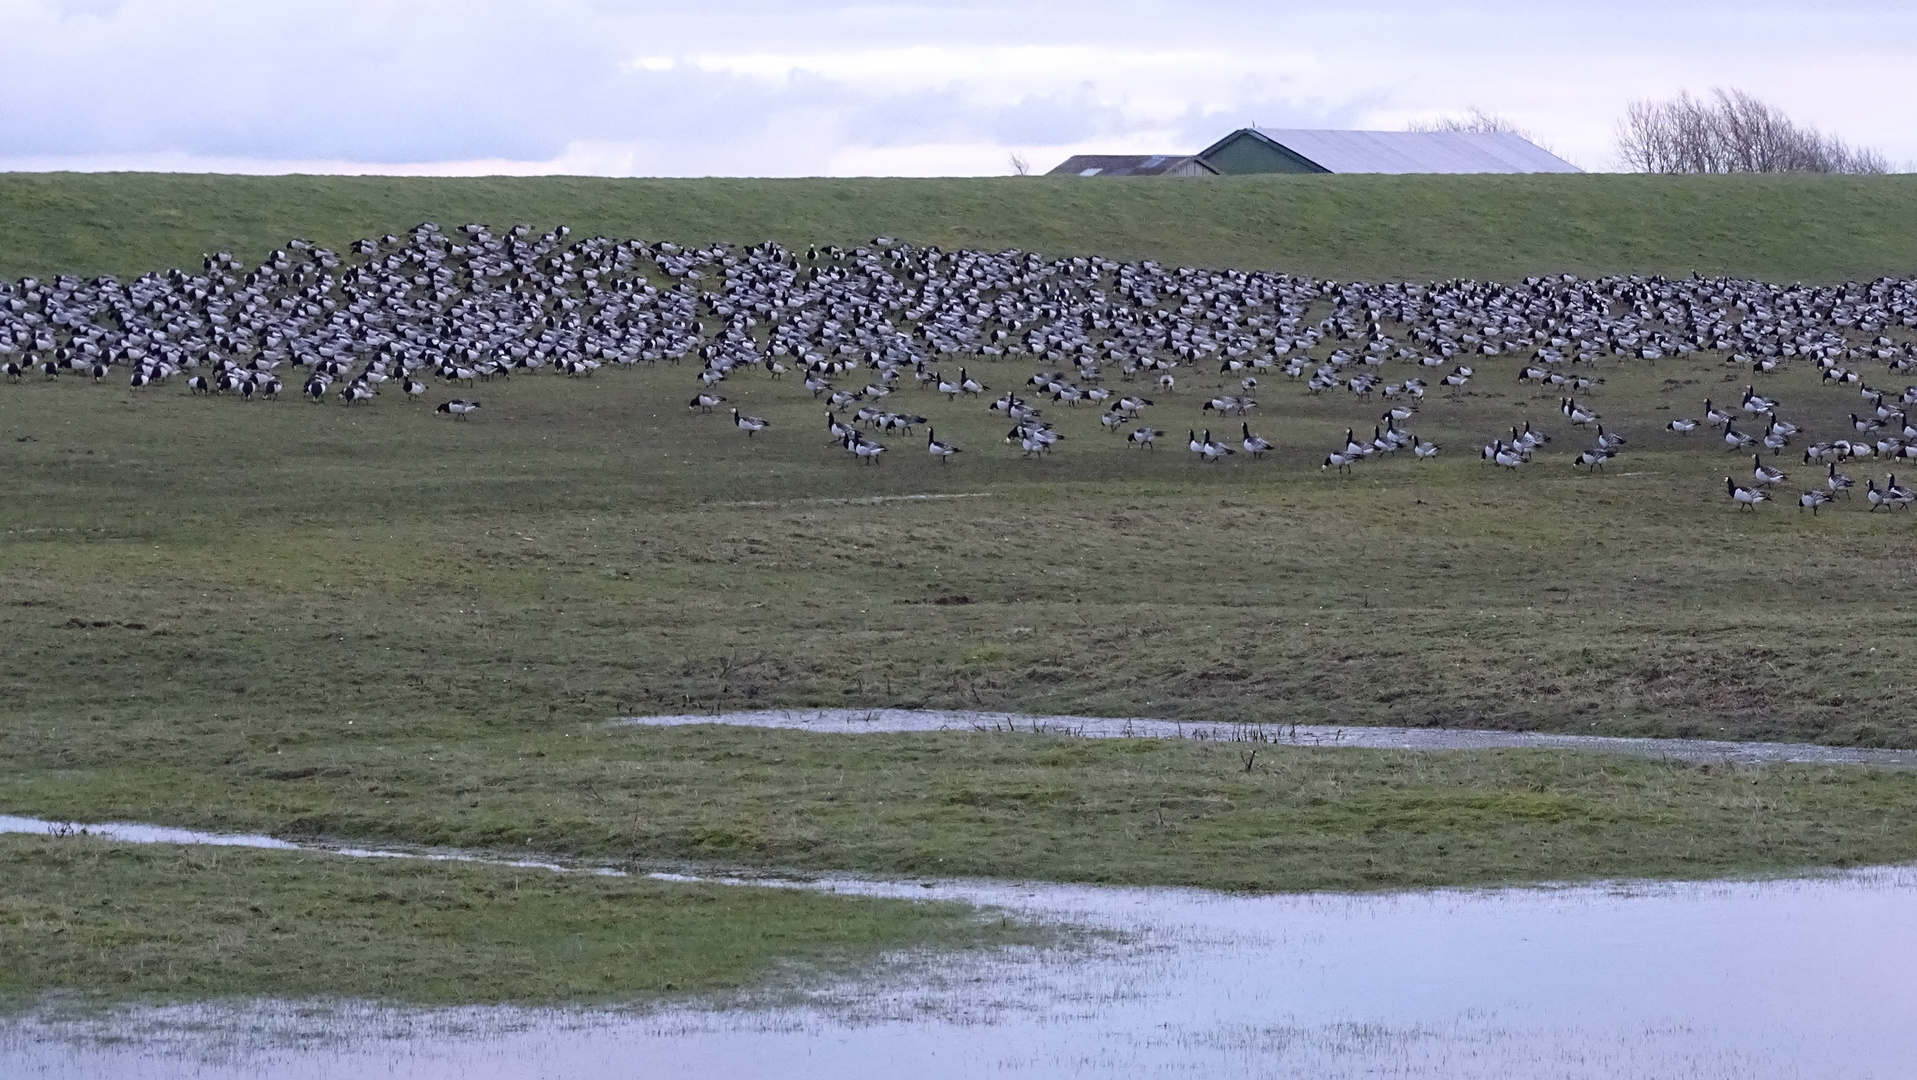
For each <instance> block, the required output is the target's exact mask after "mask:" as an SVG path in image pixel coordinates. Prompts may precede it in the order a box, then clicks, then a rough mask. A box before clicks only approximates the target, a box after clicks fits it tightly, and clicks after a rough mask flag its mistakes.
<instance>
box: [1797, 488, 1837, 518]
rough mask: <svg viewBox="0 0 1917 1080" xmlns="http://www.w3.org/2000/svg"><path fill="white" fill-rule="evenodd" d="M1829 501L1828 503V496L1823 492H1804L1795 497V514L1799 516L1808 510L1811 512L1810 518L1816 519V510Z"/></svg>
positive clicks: (1813, 490)
mask: <svg viewBox="0 0 1917 1080" xmlns="http://www.w3.org/2000/svg"><path fill="white" fill-rule="evenodd" d="M1829 501H1830V496H1829V495H1826V494H1824V493H1823V492H1821V491H1818V490H1816V489H1815V488H1813V489H1811V490H1810V491H1806V492H1804V493H1803V494H1801V495H1799V496H1798V497H1797V512H1798V513H1800V514H1801V513H1803V512H1804V511H1806V510H1809V511H1810V512H1811V516H1812V517H1816V516H1817V508H1818V507H1820V506H1822V505H1824V504H1825V503H1827V502H1829Z"/></svg>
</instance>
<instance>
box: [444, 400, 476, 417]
mask: <svg viewBox="0 0 1917 1080" xmlns="http://www.w3.org/2000/svg"><path fill="white" fill-rule="evenodd" d="M477 408H479V402H477V401H467V400H465V399H464V398H454V399H453V400H451V401H442V402H440V403H439V407H438V408H436V409H434V410H433V411H434V412H442V413H450V414H451V415H452V418H453V419H455V420H464V419H466V417H467V416H469V415H470V414H471V413H472V412H473V410H474V409H477Z"/></svg>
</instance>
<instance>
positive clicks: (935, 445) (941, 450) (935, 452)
mask: <svg viewBox="0 0 1917 1080" xmlns="http://www.w3.org/2000/svg"><path fill="white" fill-rule="evenodd" d="M925 452H926V453H928V454H930V455H932V456H933V457H935V458H937V459H939V464H940V465H944V464H946V463H947V462H949V461H951V460H952V455H953V454H956V453H958V452H959V448H958V447H956V446H953V445H952V444H951V443H943V442H940V441H939V440H938V436H937V433H936V432H935V431H933V430H932V429H931V428H926V429H925Z"/></svg>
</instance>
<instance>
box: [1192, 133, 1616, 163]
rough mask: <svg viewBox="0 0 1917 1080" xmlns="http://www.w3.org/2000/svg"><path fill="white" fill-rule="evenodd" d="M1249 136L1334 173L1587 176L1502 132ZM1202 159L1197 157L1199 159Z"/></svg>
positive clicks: (1551, 154) (1535, 147)
mask: <svg viewBox="0 0 1917 1080" xmlns="http://www.w3.org/2000/svg"><path fill="white" fill-rule="evenodd" d="M1246 130H1249V131H1254V132H1256V133H1257V134H1259V135H1261V136H1263V137H1265V138H1267V139H1270V140H1271V141H1272V142H1275V143H1277V144H1278V145H1280V146H1283V147H1285V148H1286V149H1288V150H1291V151H1292V152H1293V153H1296V154H1298V155H1300V156H1302V157H1306V158H1309V159H1311V160H1312V161H1314V162H1316V163H1318V164H1319V165H1322V166H1324V167H1325V168H1326V169H1329V170H1330V171H1332V172H1334V173H1572V172H1582V171H1583V170H1581V169H1579V168H1578V167H1577V166H1575V165H1573V164H1571V163H1570V162H1568V161H1565V160H1564V159H1563V158H1560V157H1558V156H1557V155H1555V154H1553V153H1551V152H1550V151H1548V150H1545V149H1544V148H1543V147H1540V146H1538V145H1536V144H1534V143H1532V142H1530V141H1529V140H1527V139H1525V138H1524V137H1522V136H1519V135H1513V134H1511V133H1509V132H1504V131H1496V132H1493V131H1327V130H1321V129H1316V128H1248V129H1246ZM1227 138H1229V136H1227ZM1203 156H1204V154H1200V155H1199V157H1201V158H1202V157H1203Z"/></svg>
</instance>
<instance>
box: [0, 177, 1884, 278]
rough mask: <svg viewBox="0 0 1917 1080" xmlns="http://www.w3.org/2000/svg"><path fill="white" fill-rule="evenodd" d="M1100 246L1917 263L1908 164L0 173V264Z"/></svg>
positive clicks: (1307, 253) (1781, 272) (100, 266)
mask: <svg viewBox="0 0 1917 1080" xmlns="http://www.w3.org/2000/svg"><path fill="white" fill-rule="evenodd" d="M428 219H430V220H435V221H438V222H440V223H441V224H445V225H452V224H458V223H462V222H465V221H468V220H479V221H484V222H487V223H489V224H502V225H503V224H510V223H512V222H515V221H525V222H528V223H532V224H537V225H541V226H545V225H549V224H557V223H565V224H570V225H572V226H573V227H574V228H575V229H578V230H580V231H582V232H585V233H605V234H607V235H617V236H641V237H646V238H648V239H651V238H669V239H674V240H679V241H691V242H703V241H707V240H732V241H739V242H754V241H758V240H762V239H768V238H770V239H776V240H779V241H781V242H784V243H787V244H799V245H803V244H806V243H811V242H834V243H845V242H853V241H861V240H865V239H869V238H870V237H872V236H874V235H881V234H886V235H896V236H901V237H905V238H908V239H912V240H915V241H918V242H921V243H928V244H939V245H941V246H944V247H954V246H959V245H968V246H979V247H985V248H992V249H999V248H1005V247H1021V248H1028V249H1033V250H1039V251H1045V252H1048V253H1078V252H1097V253H1099V254H1103V255H1107V256H1111V257H1115V258H1145V257H1149V258H1157V259H1161V260H1166V261H1173V262H1178V263H1186V264H1197V265H1208V266H1234V267H1243V268H1270V269H1281V270H1287V271H1294V272H1305V273H1311V274H1316V275H1322V276H1332V277H1340V278H1361V279H1367V280H1375V279H1381V278H1396V277H1403V278H1413V279H1430V278H1449V277H1456V276H1470V277H1492V278H1500V279H1510V278H1516V277H1522V276H1524V275H1527V274H1538V273H1556V272H1565V271H1569V272H1576V273H1584V274H1592V273H1606V272H1636V273H1662V274H1688V273H1690V272H1691V271H1693V270H1696V271H1699V272H1702V273H1707V274H1708V273H1730V274H1738V275H1747V276H1754V277H1764V278H1768V279H1775V280H1787V281H1788V280H1800V279H1801V280H1805V281H1841V280H1846V279H1853V278H1870V277H1875V276H1878V275H1882V274H1912V273H1917V176H1901V175H1900V176H1876V177H1835V176H1815V177H1813V176H1766V177H1654V176H1617V175H1579V176H1436V177H1433V176H1418V177H1393V176H1303V177H1289V176H1273V177H1231V178H1224V177H1220V178H1215V179H1208V180H1191V181H1164V180H1133V181H1127V180H1120V181H1085V180H1079V179H1076V178H1043V177H1035V178H1025V179H1017V178H987V179H961V180H907V179H859V180H611V179H594V178H579V177H545V178H499V177H491V178H478V179H441V178H390V177H237V176H193V175H167V174H20V173H14V174H0V276H8V277H18V276H21V275H23V274H29V273H31V274H52V273H57V272H62V271H69V272H76V273H82V274H96V273H114V274H133V273H139V272H143V271H146V270H149V269H154V268H158V267H165V266H169V265H175V264H190V263H194V262H197V261H198V259H199V258H200V256H201V254H202V253H203V252H206V251H210V250H216V249H220V248H229V249H231V250H233V251H234V252H236V253H238V254H240V255H241V256H242V257H243V258H247V259H253V258H257V257H258V255H259V253H260V252H262V251H266V250H270V249H271V248H273V247H276V246H278V245H280V244H282V243H284V242H285V240H286V238H287V237H288V236H294V235H304V236H306V237H308V238H310V239H313V240H315V241H319V242H322V243H327V244H333V245H343V244H345V243H347V242H349V241H351V240H353V239H356V238H358V237H360V236H366V235H377V234H379V233H382V232H385V231H388V230H395V231H397V230H401V229H404V228H406V227H408V226H410V225H413V224H416V223H417V222H419V221H422V220H428Z"/></svg>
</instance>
